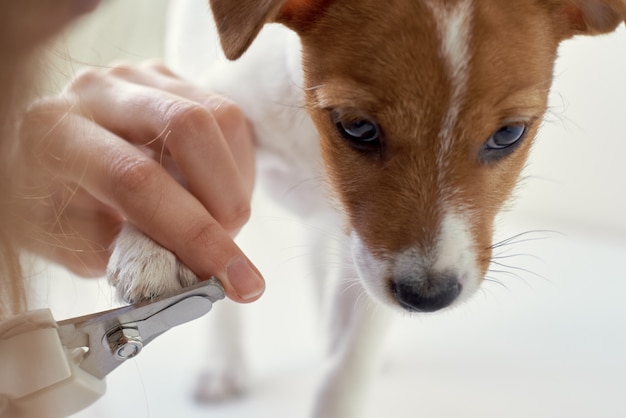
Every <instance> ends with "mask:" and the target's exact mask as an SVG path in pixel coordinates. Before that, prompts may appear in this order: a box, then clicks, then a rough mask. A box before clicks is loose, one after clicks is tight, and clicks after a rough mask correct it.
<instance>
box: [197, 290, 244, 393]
mask: <svg viewBox="0 0 626 418" xmlns="http://www.w3.org/2000/svg"><path fill="white" fill-rule="evenodd" d="M242 319H243V318H242V312H241V309H240V307H239V306H237V304H235V303H234V302H231V301H222V302H220V303H219V304H217V305H216V306H215V307H214V308H213V312H212V313H211V317H210V319H209V320H210V321H211V330H210V331H211V332H209V335H210V341H209V349H208V351H207V353H208V356H207V363H206V365H205V367H204V369H203V370H202V372H201V373H200V376H199V379H198V384H197V386H196V391H195V398H196V400H197V401H198V402H219V401H224V400H228V399H230V398H234V397H237V396H240V395H242V394H244V393H245V392H246V390H247V389H248V378H249V374H248V368H247V364H246V361H245V356H244V353H243V347H244V344H243V341H242Z"/></svg>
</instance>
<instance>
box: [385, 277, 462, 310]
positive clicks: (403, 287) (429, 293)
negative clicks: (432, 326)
mask: <svg viewBox="0 0 626 418" xmlns="http://www.w3.org/2000/svg"><path fill="white" fill-rule="evenodd" d="M462 288H463V287H462V286H461V283H459V281H458V280H457V278H456V276H453V275H446V274H443V275H442V274H429V275H427V277H425V278H420V279H415V278H412V277H402V278H398V279H396V280H392V281H391V284H390V290H391V294H392V295H393V297H395V298H396V300H397V301H398V303H399V304H400V306H402V307H403V308H404V309H406V310H407V311H411V312H435V311H438V310H439V309H443V308H445V307H447V306H450V304H451V303H452V302H454V300H455V299H456V298H457V297H458V296H459V294H460V293H461V290H462Z"/></svg>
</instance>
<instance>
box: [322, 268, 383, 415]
mask: <svg viewBox="0 0 626 418" xmlns="http://www.w3.org/2000/svg"><path fill="white" fill-rule="evenodd" d="M344 273H346V274H343V278H344V280H342V281H340V282H339V283H338V286H337V289H336V293H335V295H334V299H333V307H332V316H331V319H332V321H333V322H332V323H331V339H330V347H329V348H330V358H329V367H328V370H327V372H326V374H325V376H324V377H323V381H322V386H321V388H320V392H319V394H318V396H317V399H316V401H315V405H314V413H313V417H314V418H361V417H362V416H363V415H362V408H363V407H364V402H365V400H366V399H367V398H368V396H367V393H368V390H369V388H370V385H371V382H372V380H373V379H374V377H375V375H376V373H378V371H379V369H380V367H379V363H380V360H381V353H380V351H381V348H382V346H383V344H384V341H385V337H386V334H387V329H388V325H389V323H390V312H389V311H387V310H386V309H385V308H382V307H377V306H374V305H373V304H372V303H371V302H370V300H369V298H368V296H367V295H365V294H364V290H363V288H362V287H361V285H360V283H359V282H354V281H353V282H349V281H346V280H345V278H346V277H351V278H355V277H357V276H356V273H355V272H354V271H350V273H349V274H347V273H348V272H344Z"/></svg>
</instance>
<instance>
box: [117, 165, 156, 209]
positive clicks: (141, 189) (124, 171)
mask: <svg viewBox="0 0 626 418" xmlns="http://www.w3.org/2000/svg"><path fill="white" fill-rule="evenodd" d="M158 170H159V166H158V164H157V163H156V162H155V161H153V160H151V159H149V158H147V157H146V158H142V157H138V156H126V155H125V156H122V157H119V159H118V160H117V161H115V162H113V163H112V164H110V166H109V178H110V181H111V187H112V190H113V193H114V194H115V195H116V196H117V197H119V198H125V197H128V196H130V197H131V198H133V199H138V198H140V196H146V195H149V194H151V193H154V188H155V185H156V184H155V179H156V178H157V176H156V173H157V171H158Z"/></svg>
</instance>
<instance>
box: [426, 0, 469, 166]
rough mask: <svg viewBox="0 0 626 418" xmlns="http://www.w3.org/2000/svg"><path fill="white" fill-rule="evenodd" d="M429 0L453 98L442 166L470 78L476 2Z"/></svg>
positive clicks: (445, 128)
mask: <svg viewBox="0 0 626 418" xmlns="http://www.w3.org/2000/svg"><path fill="white" fill-rule="evenodd" d="M426 4H427V5H428V6H429V8H430V9H431V10H432V12H433V16H434V17H435V24H436V26H437V33H438V35H439V40H440V42H441V45H440V54H441V56H442V57H443V59H444V62H445V64H446V69H447V72H448V77H449V78H450V93H451V94H450V97H451V100H450V104H449V105H448V113H447V114H446V116H445V118H444V120H443V122H442V126H441V130H440V132H441V134H440V140H441V144H442V146H441V150H440V153H439V159H438V161H439V164H440V168H441V169H443V168H445V164H446V162H447V161H448V160H449V158H447V153H448V152H449V151H450V150H451V149H452V143H453V138H452V132H453V131H454V128H455V127H456V124H457V120H458V116H459V111H460V109H461V106H462V104H463V100H464V98H465V93H466V90H467V83H468V80H469V62H470V59H471V49H470V41H471V29H472V12H473V6H472V0H460V1H458V2H456V3H454V4H452V5H451V4H448V3H443V2H439V1H436V2H434V1H428V2H427V3H426ZM442 171H443V170H442Z"/></svg>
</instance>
